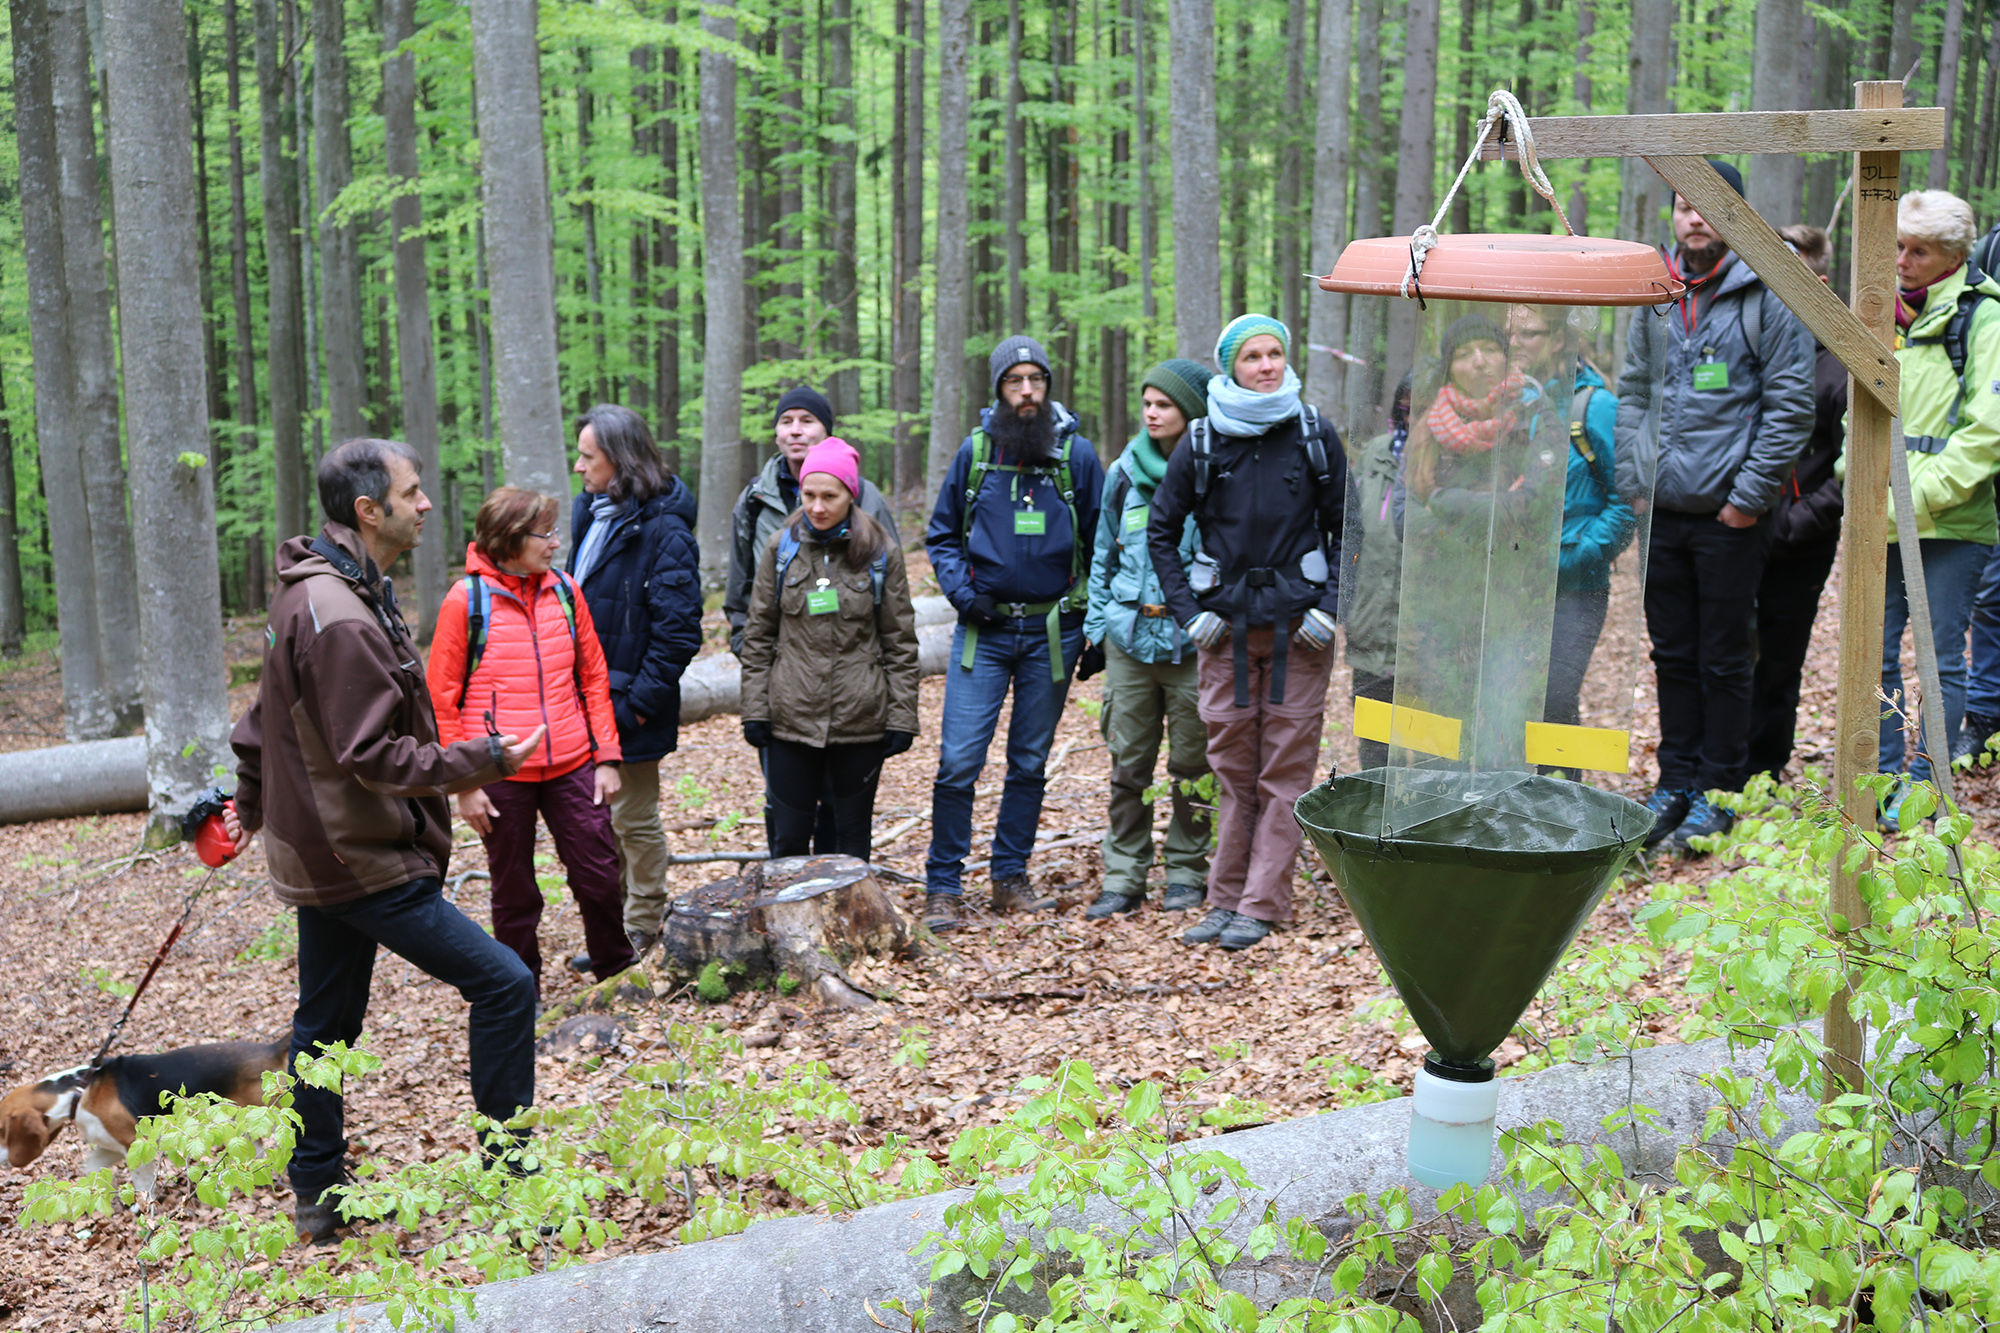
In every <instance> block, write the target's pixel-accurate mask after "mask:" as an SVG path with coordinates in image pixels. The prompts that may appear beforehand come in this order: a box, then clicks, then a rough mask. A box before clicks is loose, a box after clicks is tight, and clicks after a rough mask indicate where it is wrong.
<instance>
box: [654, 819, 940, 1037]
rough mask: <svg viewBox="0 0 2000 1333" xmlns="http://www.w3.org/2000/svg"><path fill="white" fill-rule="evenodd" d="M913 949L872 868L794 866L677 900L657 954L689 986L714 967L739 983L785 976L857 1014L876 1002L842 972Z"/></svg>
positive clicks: (826, 861) (719, 883) (767, 869)
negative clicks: (865, 959) (866, 958)
mask: <svg viewBox="0 0 2000 1333" xmlns="http://www.w3.org/2000/svg"><path fill="white" fill-rule="evenodd" d="M910 939H911V930H910V922H909V918H907V917H905V916H904V915H903V913H902V910H901V909H900V908H898V907H897V906H896V904H895V901H894V900H893V899H891V898H890V897H889V895H888V894H887V893H886V892H885V891H884V890H883V888H882V885H881V884H880V883H879V882H878V881H877V880H876V878H875V876H874V874H873V872H871V871H870V870H869V868H868V863H867V862H865V861H860V860H857V859H855V858H854V857H851V856H789V857H784V858H782V859H780V860H776V861H765V862H761V863H753V864H752V865H751V866H750V867H749V868H748V869H746V870H745V871H744V872H743V873H742V874H741V875H737V876H735V877H734V878H731V879H719V880H715V881H713V882H712V883H708V884H704V885H702V886H701V887H700V888H698V889H696V890H694V891H693V892H691V893H687V894H683V895H681V896H680V897H678V898H676V899H674V900H673V901H672V903H670V904H669V910H668V912H667V918H666V920H665V921H664V922H663V923H662V924H661V928H660V952H661V957H662V960H663V961H664V962H665V963H666V964H667V966H668V967H670V968H671V969H673V970H675V971H679V972H684V973H686V974H687V975H689V976H694V975H698V974H699V973H700V972H701V971H702V969H703V968H705V967H706V966H707V965H708V964H710V963H715V964H716V965H717V966H718V967H719V968H720V969H721V971H722V973H723V975H724V976H725V977H728V978H731V979H732V980H737V981H738V982H739V983H740V982H742V981H755V980H757V979H759V978H761V977H765V976H770V975H772V974H774V973H779V974H783V975H787V976H790V977H793V978H794V979H796V980H797V981H799V982H800V983H801V984H809V985H811V987H812V988H813V991H814V993H815V994H817V995H818V996H819V997H820V998H821V999H822V1000H825V1001H826V1002H827V1003H829V1004H835V1005H839V1006H840V1007H842V1008H844V1009H859V1008H866V1007H867V1006H869V1005H872V1004H874V1003H875V1001H874V999H873V998H871V997H870V996H868V995H867V994H866V993H864V992H863V991H862V990H860V988H858V987H857V986H855V985H854V983H853V982H852V981H850V980H849V979H848V977H847V973H846V971H845V970H844V968H845V964H846V963H847V962H849V961H850V960H852V959H854V958H856V957H858V956H860V955H862V954H873V955H898V954H901V953H903V952H904V951H906V950H907V949H908V948H909V947H910Z"/></svg>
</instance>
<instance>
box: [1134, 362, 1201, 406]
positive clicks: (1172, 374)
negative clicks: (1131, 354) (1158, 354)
mask: <svg viewBox="0 0 2000 1333" xmlns="http://www.w3.org/2000/svg"><path fill="white" fill-rule="evenodd" d="M1208 380H1209V374H1208V367H1207V366H1204V365H1203V364H1202V363H1201V362H1199V361H1190V360H1188V359H1187V358H1186V357H1184V356H1177V357H1173V358H1171V359H1169V360H1166V361H1162V362H1160V364H1159V365H1157V366H1154V367H1153V368H1152V369H1151V370H1149V371H1147V372H1146V378H1144V379H1142V380H1140V381H1139V387H1140V388H1142V389H1145V388H1154V389H1158V390H1159V391H1160V392H1161V393H1163V394H1165V395H1166V396H1167V397H1169V398H1171V399H1173V400H1174V406H1175V407H1178V408H1179V409H1180V410H1181V415H1182V416H1184V417H1186V418H1187V419H1188V420H1189V421H1194V420H1196V419H1198V418H1200V417H1205V416H1207V415H1208Z"/></svg>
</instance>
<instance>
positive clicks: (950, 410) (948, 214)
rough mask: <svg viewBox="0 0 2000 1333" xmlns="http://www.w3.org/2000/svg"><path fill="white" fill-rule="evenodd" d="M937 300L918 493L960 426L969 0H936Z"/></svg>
mask: <svg viewBox="0 0 2000 1333" xmlns="http://www.w3.org/2000/svg"><path fill="white" fill-rule="evenodd" d="M937 46H938V146H937V147H938V203H937V300H936V304H935V306H934V307H933V308H934V309H935V310H936V312H937V313H936V315H935V316H934V318H933V326H934V331H935V336H936V342H935V344H934V345H933V349H932V353H931V429H930V450H929V453H930V457H929V459H928V460H927V468H926V471H925V476H924V483H925V491H926V493H928V494H933V495H934V494H936V493H937V489H938V487H939V486H940V485H942V484H943V481H944V474H945V469H946V468H948V467H950V466H951V459H952V455H953V454H955V453H956V452H957V451H958V440H959V432H960V431H962V430H963V429H964V428H965V419H966V410H965V340H966V336H967V334H966V330H967V323H968V320H969V317H970V314H971V306H972V267H971V259H970V255H969V253H968V251H967V245H966V235H967V206H966V173H965V158H966V151H967V143H966V140H967V131H968V124H967V122H968V121H969V120H970V118H971V114H972V99H971V87H970V85H969V84H968V83H967V82H966V80H967V79H968V77H969V75H970V60H971V54H972V0H939V4H938V42H937Z"/></svg>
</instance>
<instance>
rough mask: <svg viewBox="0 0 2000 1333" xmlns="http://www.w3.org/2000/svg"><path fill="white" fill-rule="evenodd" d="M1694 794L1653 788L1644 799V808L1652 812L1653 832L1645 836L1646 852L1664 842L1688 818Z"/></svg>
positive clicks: (1682, 790) (1666, 788) (1678, 790)
mask: <svg viewBox="0 0 2000 1333" xmlns="http://www.w3.org/2000/svg"><path fill="white" fill-rule="evenodd" d="M1694 798H1695V793H1693V792H1691V791H1688V790H1686V789H1685V788H1680V787H1655V788H1653V794H1652V795H1651V796H1648V797H1647V798H1646V808H1647V809H1648V810H1651V811H1652V812H1653V831H1652V832H1651V833H1648V834H1647V835H1646V842H1645V846H1646V849H1647V850H1648V851H1650V850H1652V849H1653V848H1655V847H1657V846H1659V845H1660V844H1661V843H1662V842H1664V841H1666V839H1667V837H1668V836H1669V835H1671V834H1672V833H1673V831H1674V830H1675V829H1677V828H1679V827H1680V826H1681V821H1682V820H1684V819H1686V818H1687V817H1688V810H1689V809H1690V808H1691V807H1692V806H1693V805H1694Z"/></svg>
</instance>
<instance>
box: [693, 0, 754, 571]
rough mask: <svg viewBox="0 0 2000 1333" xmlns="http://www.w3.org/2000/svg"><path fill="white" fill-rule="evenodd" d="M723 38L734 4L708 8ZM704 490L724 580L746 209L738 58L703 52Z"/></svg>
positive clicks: (703, 510)
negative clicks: (740, 182)
mask: <svg viewBox="0 0 2000 1333" xmlns="http://www.w3.org/2000/svg"><path fill="white" fill-rule="evenodd" d="M701 26H702V29H703V31H705V32H707V33H708V34H709V35H710V36H711V37H713V38H715V39H716V41H718V42H734V41H735V40H736V15H735V8H734V6H733V5H720V6H717V7H715V8H712V9H709V10H707V11H705V12H704V13H703V15H702V20H701ZM700 58H701V121H700V126H701V128H700V139H701V276H702V301H703V319H704V325H703V338H702V367H701V494H700V496H699V497H698V499H699V501H700V510H699V513H698V514H697V516H696V527H697V529H698V531H697V536H698V537H699V538H700V540H701V563H702V569H703V571H704V574H705V576H706V578H707V580H708V581H709V582H710V583H712V584H713V583H719V582H720V580H721V579H722V577H723V572H724V571H726V570H727V569H728V568H729V515H730V511H731V509H732V508H733V507H734V506H735V504H736V490H737V487H736V479H737V476H738V473H739V469H740V466H741V464H740V459H741V456H742V452H743V352H744V349H743V295H744V293H743V215H742V214H741V213H740V212H738V207H739V205H738V202H737V201H738V199H739V198H740V196H739V194H738V192H737V171H736V62H735V61H733V60H731V59H730V58H729V57H728V56H726V55H723V54H721V53H720V52H718V51H703V52H702V53H701V57H700Z"/></svg>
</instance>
